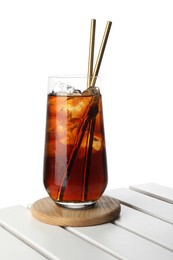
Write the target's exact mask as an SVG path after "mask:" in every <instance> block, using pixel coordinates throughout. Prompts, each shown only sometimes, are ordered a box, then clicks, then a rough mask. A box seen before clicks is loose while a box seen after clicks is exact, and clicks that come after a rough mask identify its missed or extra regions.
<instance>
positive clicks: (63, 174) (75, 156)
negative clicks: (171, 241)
mask: <svg viewBox="0 0 173 260" xmlns="http://www.w3.org/2000/svg"><path fill="white" fill-rule="evenodd" d="M71 90H72V89H70V91H71ZM63 91H64V89H63ZM75 91H76V90H75V89H73V93H70V94H69V93H68V95H59V94H58V95H57V94H55V93H51V94H50V95H48V107H47V126H46V142H45V160H44V185H45V188H46V189H47V192H48V194H49V196H50V197H51V198H52V199H53V200H54V201H55V202H57V203H58V202H67V203H68V202H73V203H74V202H76V203H78V202H88V201H97V200H98V199H99V198H100V196H101V195H102V193H103V192H104V190H105V188H106V185H107V164H106V149H105V137H104V125H103V114H102V101H101V95H100V92H99V89H97V88H89V89H87V90H86V91H84V92H83V93H82V95H78V94H79V93H78V94H76V95H75V93H74V92H75ZM71 94H73V95H71Z"/></svg>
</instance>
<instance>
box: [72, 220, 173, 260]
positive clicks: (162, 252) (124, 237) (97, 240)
mask: <svg viewBox="0 0 173 260" xmlns="http://www.w3.org/2000/svg"><path fill="white" fill-rule="evenodd" d="M68 230H70V231H71V232H72V233H74V234H76V235H78V236H79V237H82V238H83V239H85V240H88V241H89V242H90V243H92V244H94V245H96V246H99V247H102V248H104V249H105V250H107V251H108V250H109V252H111V253H112V254H116V255H119V256H120V257H121V258H120V259H128V260H139V259H140V260H153V259H157V260H163V259H166V260H172V259H173V253H172V252H171V251H169V250H167V249H165V248H163V247H161V246H159V245H156V244H155V243H152V242H150V241H148V240H147V239H144V238H143V237H141V236H139V235H136V234H134V233H132V232H129V231H128V230H126V229H124V228H121V227H119V226H116V225H114V224H111V223H107V224H104V225H98V226H92V227H76V228H74V227H73V228H72V227H68Z"/></svg>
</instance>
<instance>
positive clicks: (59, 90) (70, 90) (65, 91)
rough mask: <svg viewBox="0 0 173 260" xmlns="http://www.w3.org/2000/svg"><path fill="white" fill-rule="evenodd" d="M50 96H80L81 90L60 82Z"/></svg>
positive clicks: (55, 85)
mask: <svg viewBox="0 0 173 260" xmlns="http://www.w3.org/2000/svg"><path fill="white" fill-rule="evenodd" d="M50 95H58V96H80V95H81V91H80V90H79V89H75V87H73V86H71V85H69V84H66V83H64V82H61V81H58V82H56V83H55V84H54V86H53V89H52V92H51V93H50Z"/></svg>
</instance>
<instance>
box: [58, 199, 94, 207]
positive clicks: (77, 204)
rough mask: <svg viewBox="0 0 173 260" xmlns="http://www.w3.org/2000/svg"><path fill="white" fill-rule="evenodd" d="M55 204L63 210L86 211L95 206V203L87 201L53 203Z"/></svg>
mask: <svg viewBox="0 0 173 260" xmlns="http://www.w3.org/2000/svg"><path fill="white" fill-rule="evenodd" d="M55 203H56V204H57V205H58V206H61V207H63V208H68V209H86V208H91V207H93V206H94V205H95V204H96V201H87V202H60V201H55Z"/></svg>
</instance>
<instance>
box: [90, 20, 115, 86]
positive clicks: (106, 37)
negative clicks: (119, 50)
mask: <svg viewBox="0 0 173 260" xmlns="http://www.w3.org/2000/svg"><path fill="white" fill-rule="evenodd" d="M111 25H112V22H110V21H108V22H107V24H106V28H105V32H104V35H103V39H102V42H101V46H100V50H99V54H98V57H97V61H96V65H95V67H94V72H93V75H92V80H91V83H90V86H92V87H94V86H95V83H96V79H97V76H98V73H99V69H100V65H101V62H102V58H103V54H104V51H105V47H106V43H107V40H108V36H109V32H110V29H111Z"/></svg>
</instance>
